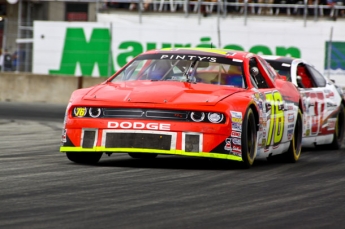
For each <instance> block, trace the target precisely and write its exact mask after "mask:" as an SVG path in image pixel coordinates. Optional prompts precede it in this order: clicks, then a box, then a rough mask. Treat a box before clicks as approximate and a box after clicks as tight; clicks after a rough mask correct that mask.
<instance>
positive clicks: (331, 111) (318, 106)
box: [262, 56, 345, 149]
mask: <svg viewBox="0 0 345 229" xmlns="http://www.w3.org/2000/svg"><path fill="white" fill-rule="evenodd" d="M262 57H263V58H264V59H265V60H266V61H267V62H268V63H269V64H270V65H271V66H272V67H273V68H274V69H275V70H276V71H277V72H278V73H279V74H280V75H283V76H286V78H287V80H288V81H291V82H292V83H293V84H295V85H296V86H297V87H298V88H299V91H300V93H301V95H302V98H303V102H304V111H303V119H304V121H303V122H304V125H303V140H302V145H303V146H304V147H310V146H313V145H315V146H316V145H327V146H329V149H339V148H340V147H341V144H342V142H343V139H344V131H345V111H344V106H345V101H344V96H343V92H342V89H341V88H340V87H337V86H336V85H335V84H334V82H333V81H332V80H330V79H328V78H327V77H325V76H324V75H322V74H321V73H320V72H319V71H318V70H316V69H315V67H314V66H313V65H311V64H308V63H307V62H306V61H305V60H302V59H297V58H290V57H280V56H262Z"/></svg>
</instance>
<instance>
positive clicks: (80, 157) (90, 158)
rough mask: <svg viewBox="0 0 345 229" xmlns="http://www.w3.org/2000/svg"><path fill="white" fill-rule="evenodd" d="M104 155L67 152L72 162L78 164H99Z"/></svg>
mask: <svg viewBox="0 0 345 229" xmlns="http://www.w3.org/2000/svg"><path fill="white" fill-rule="evenodd" d="M102 154H103V153H81V152H67V153H66V156H67V158H68V159H69V160H70V161H73V162H75V163H78V164H97V163H98V162H99V160H100V159H101V157H102Z"/></svg>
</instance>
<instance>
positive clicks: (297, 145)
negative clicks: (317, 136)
mask: <svg viewBox="0 0 345 229" xmlns="http://www.w3.org/2000/svg"><path fill="white" fill-rule="evenodd" d="M302 122H303V121H302V113H301V111H300V110H298V113H297V119H296V125H295V129H294V132H293V136H292V139H291V142H290V146H289V149H288V151H287V152H286V153H285V154H284V156H285V160H286V162H292V163H294V162H296V161H298V159H299V158H300V156H301V151H302V131H303V129H302V128H303V126H302Z"/></svg>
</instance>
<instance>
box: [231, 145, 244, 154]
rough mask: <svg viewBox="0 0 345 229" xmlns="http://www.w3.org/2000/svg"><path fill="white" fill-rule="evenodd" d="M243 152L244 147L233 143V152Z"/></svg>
mask: <svg viewBox="0 0 345 229" xmlns="http://www.w3.org/2000/svg"><path fill="white" fill-rule="evenodd" d="M234 151H236V152H242V147H241V146H238V145H233V146H232V152H234Z"/></svg>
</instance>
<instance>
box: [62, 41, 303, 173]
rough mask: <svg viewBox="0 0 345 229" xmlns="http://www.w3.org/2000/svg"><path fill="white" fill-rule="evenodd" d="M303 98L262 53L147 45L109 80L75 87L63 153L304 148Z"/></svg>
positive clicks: (289, 154)
mask: <svg viewBox="0 0 345 229" xmlns="http://www.w3.org/2000/svg"><path fill="white" fill-rule="evenodd" d="M302 108H303V104H302V99H301V97H300V94H299V92H298V89H297V88H296V86H294V85H293V84H292V83H290V82H288V81H286V78H284V77H281V76H280V75H279V74H277V73H276V72H275V71H274V70H273V68H271V67H270V65H269V64H268V63H267V62H266V61H265V60H263V59H262V58H261V57H259V56H258V55H255V54H252V53H248V52H241V51H231V50H220V49H207V48H202V49H200V48H199V49H197V48H181V49H162V50H152V51H148V52H145V53H143V54H141V55H139V56H137V57H136V58H134V59H133V60H132V61H130V62H129V63H128V64H127V65H126V66H124V67H123V68H122V69H120V70H119V71H118V72H116V74H114V75H113V76H112V77H110V78H109V79H108V80H106V81H105V82H104V83H102V84H99V85H96V86H94V87H91V88H85V89H79V90H76V91H74V92H73V94H72V96H71V98H70V102H69V104H68V107H67V110H66V116H65V121H64V129H63V135H62V145H61V148H60V151H61V152H66V154H67V157H68V159H69V160H71V161H73V162H76V163H86V164H91V163H97V162H98V161H99V160H100V158H101V156H102V154H103V153H106V154H108V155H110V154H112V153H128V154H129V155H130V156H131V157H133V158H142V159H145V158H155V157H156V156H157V155H161V154H167V155H182V156H191V157H206V158H218V159H227V160H234V161H240V162H242V163H243V165H244V166H245V167H250V166H251V165H252V164H253V162H254V160H255V159H259V158H269V157H271V156H274V155H278V154H284V156H283V158H285V159H286V161H287V162H296V161H297V160H298V159H299V157H300V154H301V141H302V130H303V119H302Z"/></svg>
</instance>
